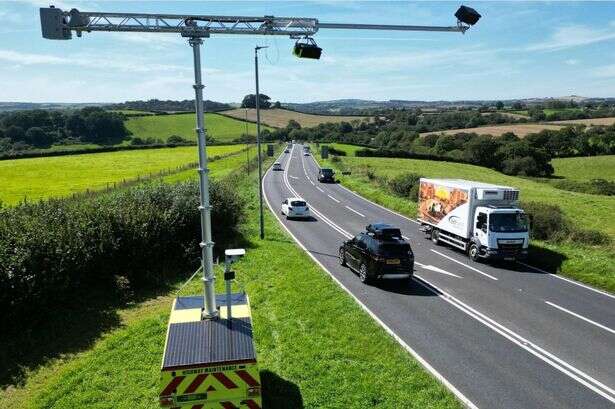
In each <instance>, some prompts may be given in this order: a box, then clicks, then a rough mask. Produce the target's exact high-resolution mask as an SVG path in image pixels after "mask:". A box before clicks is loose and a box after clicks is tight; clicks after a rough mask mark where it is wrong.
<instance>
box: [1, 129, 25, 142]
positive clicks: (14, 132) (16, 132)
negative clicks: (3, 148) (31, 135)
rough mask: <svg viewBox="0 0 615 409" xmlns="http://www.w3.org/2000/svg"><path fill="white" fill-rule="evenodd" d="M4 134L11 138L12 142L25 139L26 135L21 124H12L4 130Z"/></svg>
mask: <svg viewBox="0 0 615 409" xmlns="http://www.w3.org/2000/svg"><path fill="white" fill-rule="evenodd" d="M4 136H5V137H7V138H9V139H10V140H11V141H12V142H18V141H23V140H24V139H25V137H26V133H25V132H24V130H23V128H22V127H21V126H17V125H11V126H9V127H8V128H6V130H5V131H4Z"/></svg>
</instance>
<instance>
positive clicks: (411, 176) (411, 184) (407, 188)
mask: <svg viewBox="0 0 615 409" xmlns="http://www.w3.org/2000/svg"><path fill="white" fill-rule="evenodd" d="M420 178H421V175H417V174H416V173H402V174H399V175H396V176H395V177H393V178H392V179H389V181H388V182H387V188H388V189H389V190H390V191H391V193H393V194H394V195H397V196H400V197H405V198H412V195H413V194H414V195H415V196H417V197H418V185H419V179H420ZM412 199H413V200H414V201H416V200H417V199H416V197H414V198H412Z"/></svg>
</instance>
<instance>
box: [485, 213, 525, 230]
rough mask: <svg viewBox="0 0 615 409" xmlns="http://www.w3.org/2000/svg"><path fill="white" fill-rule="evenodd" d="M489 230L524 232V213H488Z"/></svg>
mask: <svg viewBox="0 0 615 409" xmlns="http://www.w3.org/2000/svg"><path fill="white" fill-rule="evenodd" d="M489 230H491V231H494V232H526V231H527V216H526V215H525V213H520V212H515V213H492V214H490V215H489Z"/></svg>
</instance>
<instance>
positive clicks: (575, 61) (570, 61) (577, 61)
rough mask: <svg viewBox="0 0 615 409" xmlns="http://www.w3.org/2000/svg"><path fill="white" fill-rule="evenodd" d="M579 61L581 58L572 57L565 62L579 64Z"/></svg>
mask: <svg viewBox="0 0 615 409" xmlns="http://www.w3.org/2000/svg"><path fill="white" fill-rule="evenodd" d="M578 63H579V60H577V59H574V58H570V59H568V60H566V61H564V64H566V65H577V64H578Z"/></svg>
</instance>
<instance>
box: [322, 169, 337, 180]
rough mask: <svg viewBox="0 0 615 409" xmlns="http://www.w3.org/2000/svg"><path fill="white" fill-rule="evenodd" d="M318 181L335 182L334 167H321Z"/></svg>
mask: <svg viewBox="0 0 615 409" xmlns="http://www.w3.org/2000/svg"><path fill="white" fill-rule="evenodd" d="M318 181H319V182H323V183H335V172H333V169H328V168H321V169H320V170H319V171H318Z"/></svg>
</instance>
